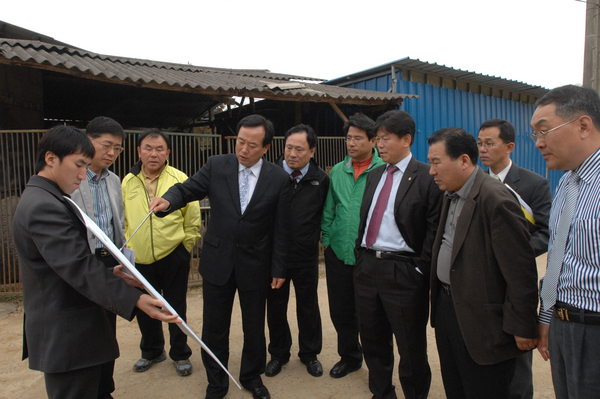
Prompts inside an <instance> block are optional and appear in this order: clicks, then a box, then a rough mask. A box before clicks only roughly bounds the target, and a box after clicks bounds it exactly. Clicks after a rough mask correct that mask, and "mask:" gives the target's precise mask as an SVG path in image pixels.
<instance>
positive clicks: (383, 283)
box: [354, 110, 441, 399]
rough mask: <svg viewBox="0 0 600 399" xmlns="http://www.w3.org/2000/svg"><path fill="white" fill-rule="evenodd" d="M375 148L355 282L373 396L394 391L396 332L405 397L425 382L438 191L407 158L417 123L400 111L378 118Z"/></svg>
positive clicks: (423, 388)
mask: <svg viewBox="0 0 600 399" xmlns="http://www.w3.org/2000/svg"><path fill="white" fill-rule="evenodd" d="M375 128H376V131H377V149H378V150H379V155H380V156H381V159H382V160H383V161H385V162H386V164H385V165H382V166H380V167H378V168H376V169H374V170H373V171H372V172H371V173H370V174H369V176H368V177H367V183H366V187H365V193H364V196H363V200H362V205H361V210H360V224H359V234H358V238H357V241H356V245H357V266H356V270H355V272H354V287H355V293H356V305H357V310H358V321H359V331H360V339H361V342H362V345H363V353H364V357H365V361H366V363H367V366H368V367H369V388H370V389H371V392H372V393H373V395H374V396H373V398H376V399H383V398H385V399H390V398H396V392H395V389H394V386H393V385H392V373H393V370H394V354H393V348H392V338H393V337H395V338H396V343H397V345H398V352H399V354H400V365H399V374H400V383H401V385H402V391H403V392H404V396H405V397H406V398H426V397H427V394H428V392H429V386H430V384H431V370H430V368H429V363H428V361H427V339H426V333H425V330H426V326H427V315H428V301H427V300H428V298H427V296H428V275H429V264H430V261H431V246H432V244H433V238H434V236H435V229H436V227H437V222H438V217H439V209H440V201H441V191H440V190H439V189H438V188H437V187H436V185H435V184H434V182H433V179H432V178H431V176H429V174H428V173H427V170H428V168H427V165H425V164H423V163H421V162H419V161H417V160H416V159H414V158H413V156H412V154H411V152H410V147H411V145H412V143H413V141H414V135H415V122H414V120H413V119H412V117H411V116H410V115H409V114H407V113H406V112H403V111H398V110H395V111H388V112H386V113H385V114H383V115H381V116H380V117H379V118H377V121H376V125H375Z"/></svg>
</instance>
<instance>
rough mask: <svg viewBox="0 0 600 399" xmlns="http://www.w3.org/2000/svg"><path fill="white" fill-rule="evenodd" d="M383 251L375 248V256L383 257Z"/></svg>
mask: <svg viewBox="0 0 600 399" xmlns="http://www.w3.org/2000/svg"><path fill="white" fill-rule="evenodd" d="M381 253H382V251H380V250H378V249H376V250H375V257H376V258H377V259H382V258H383V257H382V256H381Z"/></svg>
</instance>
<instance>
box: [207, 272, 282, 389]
mask: <svg viewBox="0 0 600 399" xmlns="http://www.w3.org/2000/svg"><path fill="white" fill-rule="evenodd" d="M268 289H270V288H269V282H268V281H265V284H264V285H260V286H258V287H256V288H255V289H241V288H239V286H238V284H237V282H236V276H235V272H234V273H232V275H231V277H230V278H229V280H228V281H227V282H226V283H225V285H214V284H211V283H210V282H208V281H206V280H204V281H203V283H202V292H203V299H204V304H203V317H202V319H203V324H202V340H203V341H204V343H206V345H207V346H208V347H209V348H210V349H211V350H212V351H213V353H214V354H215V355H216V356H217V358H218V359H219V360H220V361H221V363H223V364H224V365H225V367H227V363H228V360H229V330H230V327H231V311H232V309H233V300H234V298H235V293H236V291H237V293H238V297H239V302H240V308H241V311H242V331H243V333H244V345H243V349H242V362H241V365H240V377H239V378H240V383H241V384H242V385H243V386H244V387H246V388H253V387H255V386H257V385H258V384H262V380H261V378H260V375H261V374H262V373H264V371H265V364H266V358H267V351H266V343H265V305H266V298H267V290H268ZM202 362H203V363H204V368H205V369H206V376H207V379H208V387H207V389H206V394H207V395H206V397H207V398H208V397H223V396H225V394H226V393H227V391H228V389H229V377H228V376H227V374H226V373H225V372H224V371H223V370H222V369H221V368H220V367H219V365H218V364H217V363H216V362H215V361H214V360H213V359H212V358H211V357H210V356H209V355H208V354H207V353H206V352H205V351H202Z"/></svg>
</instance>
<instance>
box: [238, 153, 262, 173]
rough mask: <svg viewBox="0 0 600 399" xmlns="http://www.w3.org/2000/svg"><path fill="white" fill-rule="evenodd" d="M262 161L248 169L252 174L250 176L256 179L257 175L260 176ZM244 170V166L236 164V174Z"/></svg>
mask: <svg viewBox="0 0 600 399" xmlns="http://www.w3.org/2000/svg"><path fill="white" fill-rule="evenodd" d="M263 162H264V161H263V159H262V158H261V159H259V160H258V162H257V163H255V164H254V165H252V166H250V167H249V168H248V169H250V172H252V174H253V175H254V176H256V177H258V175H260V168H261V167H262V164H263ZM244 169H246V167H245V166H244V165H242V164H241V163H238V172H241V171H242V170H244Z"/></svg>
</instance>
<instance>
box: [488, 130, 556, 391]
mask: <svg viewBox="0 0 600 399" xmlns="http://www.w3.org/2000/svg"><path fill="white" fill-rule="evenodd" d="M477 147H478V148H479V157H480V158H481V163H482V164H484V165H485V166H487V167H489V170H488V173H489V174H490V176H492V177H496V178H497V179H498V180H500V181H501V182H503V183H504V184H505V185H508V186H509V187H510V188H511V189H512V190H514V192H515V193H517V195H518V196H519V197H521V201H523V202H524V203H525V204H526V205H522V208H524V213H525V217H526V218H527V220H528V221H529V223H528V227H529V232H530V233H531V238H530V239H529V243H530V244H531V248H533V252H534V253H535V256H540V255H541V254H544V253H546V252H547V251H548V237H549V236H548V216H549V214H550V207H551V205H552V196H551V195H550V188H549V186H548V180H546V179H544V178H543V177H542V176H540V175H538V174H536V173H533V172H532V171H530V170H527V169H524V168H521V167H520V166H519V165H517V164H516V163H514V162H513V161H512V160H511V159H510V154H511V153H512V151H513V150H514V148H515V129H514V127H513V126H512V125H511V124H510V123H509V122H508V121H505V120H503V119H491V120H488V121H485V122H483V123H482V124H481V126H480V128H479V134H478V137H477ZM527 208H529V209H527ZM531 367H532V352H531V351H527V352H525V353H523V354H522V355H521V356H519V357H517V359H516V362H515V371H514V375H513V378H512V380H511V384H510V397H511V399H532V398H533V376H532V372H531Z"/></svg>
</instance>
